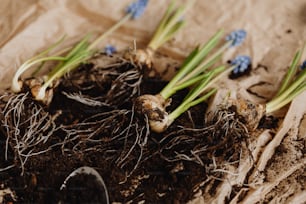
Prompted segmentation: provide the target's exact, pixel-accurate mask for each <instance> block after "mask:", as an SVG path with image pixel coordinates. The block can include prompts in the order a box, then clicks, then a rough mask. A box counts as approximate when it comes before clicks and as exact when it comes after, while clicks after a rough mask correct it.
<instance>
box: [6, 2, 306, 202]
mask: <svg viewBox="0 0 306 204" xmlns="http://www.w3.org/2000/svg"><path fill="white" fill-rule="evenodd" d="M130 2H131V1H130V0H53V1H50V0H22V1H17V0H2V1H1V6H0V13H1V16H0V87H2V88H4V87H9V85H10V81H11V78H12V76H13V74H14V72H15V71H16V69H17V68H18V66H20V65H21V64H22V63H23V62H24V61H25V60H27V59H28V58H30V57H32V56H34V55H35V54H36V53H38V52H39V51H42V50H43V49H45V48H47V47H48V46H50V44H52V43H54V42H55V41H57V40H58V39H60V38H61V37H62V36H63V35H66V39H67V42H68V43H69V42H76V41H77V40H79V39H81V38H82V36H84V34H85V33H87V32H93V33H97V34H99V33H101V32H104V31H106V30H107V29H108V28H109V27H111V26H112V25H113V24H114V23H115V22H117V21H118V20H119V19H120V18H121V17H123V15H124V8H125V7H126V6H127V5H128V4H129V3H130ZM169 2H170V0H167V1H166V0H151V1H149V5H148V8H147V10H146V12H145V14H144V15H143V16H142V17H141V18H140V19H138V20H135V21H129V22H128V23H126V24H125V25H124V26H123V27H122V28H120V29H119V30H117V31H116V32H115V33H114V34H113V35H111V36H109V37H108V38H107V39H106V40H105V41H104V42H103V43H102V44H101V45H100V47H103V46H105V45H106V44H113V45H115V46H116V47H117V48H118V49H119V50H120V49H124V48H126V47H128V46H133V41H134V40H136V42H137V46H139V47H142V46H145V45H146V43H147V42H148V41H149V39H150V37H151V36H152V34H153V31H154V29H155V28H156V26H157V24H158V22H159V20H160V19H161V17H162V13H163V12H164V11H165V10H166V8H167V4H168V3H169ZM179 2H180V3H182V2H184V1H179ZM185 2H186V1H185ZM185 18H186V20H187V23H188V24H187V26H186V27H185V28H184V29H183V30H182V31H181V32H180V33H178V35H177V36H176V37H175V39H173V40H172V41H171V42H169V43H166V44H165V45H164V46H163V47H162V48H161V49H160V52H161V53H163V54H165V55H170V56H173V57H175V58H176V59H179V60H181V59H182V58H183V57H184V56H186V55H187V54H188V53H189V52H190V51H191V50H192V49H193V48H194V47H195V46H196V45H197V44H200V43H203V42H205V41H206V40H208V38H209V37H210V36H212V34H213V33H215V32H216V31H217V30H218V29H221V28H223V29H224V30H225V33H229V32H231V31H232V30H235V29H239V28H243V29H245V30H246V31H247V32H248V36H247V39H246V43H244V44H243V45H242V46H241V47H239V48H235V49H230V50H229V51H227V52H226V53H225V54H224V57H223V61H224V62H225V61H227V60H228V59H231V58H232V57H234V56H235V55H236V54H238V53H239V54H244V55H250V56H251V57H252V63H253V71H252V73H251V75H250V76H249V77H244V78H242V79H238V80H235V81H233V80H224V83H223V88H225V89H226V90H231V91H232V93H233V94H235V93H236V94H237V95H239V97H243V98H246V99H249V100H252V101H255V102H261V103H262V102H265V101H266V100H268V99H270V98H271V97H272V95H273V93H275V92H276V90H277V88H278V87H279V84H280V82H281V80H282V77H283V76H284V74H285V71H286V69H287V67H288V65H289V64H290V61H291V59H292V58H293V55H294V53H295V52H296V50H297V49H299V48H301V47H302V45H303V43H305V42H306V2H305V1H304V0H282V1H279V0H256V1H253V0H240V1H237V0H214V1H209V0H201V1H200V0H198V1H196V3H195V5H194V6H193V7H192V9H190V10H189V11H188V13H187V15H186V16H185ZM304 59H305V56H304ZM259 64H260V65H264V66H265V67H268V70H265V69H264V68H260V67H258V65H259ZM256 67H257V68H256ZM161 69H162V68H161ZM260 82H266V84H265V85H256V84H260ZM254 85H255V86H254ZM250 87H252V88H253V89H254V90H253V91H255V92H257V93H259V94H260V95H262V96H263V98H259V97H257V96H254V95H252V94H250V93H249V92H247V91H246V90H247V89H248V88H250ZM301 97H303V98H302V99H301ZM301 97H299V98H297V99H296V100H295V102H294V104H295V103H297V101H298V102H299V103H305V94H304V95H302V96H301ZM290 110H291V109H290ZM293 110H294V109H293ZM299 111H301V112H303V113H304V115H305V112H306V110H305V106H301V110H299ZM289 113H290V114H295V113H292V111H291V112H289ZM298 122H300V121H298ZM302 124H305V122H304V123H302ZM285 125H286V124H285ZM301 130H304V132H305V127H301ZM227 193H228V192H227ZM218 200H219V199H218Z"/></svg>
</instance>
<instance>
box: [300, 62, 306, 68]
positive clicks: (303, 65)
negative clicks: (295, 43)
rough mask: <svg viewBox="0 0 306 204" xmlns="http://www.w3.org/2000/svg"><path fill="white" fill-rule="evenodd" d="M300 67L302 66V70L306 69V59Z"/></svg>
mask: <svg viewBox="0 0 306 204" xmlns="http://www.w3.org/2000/svg"><path fill="white" fill-rule="evenodd" d="M300 68H301V70H305V69H306V60H305V61H304V62H303V63H302V64H301V66H300Z"/></svg>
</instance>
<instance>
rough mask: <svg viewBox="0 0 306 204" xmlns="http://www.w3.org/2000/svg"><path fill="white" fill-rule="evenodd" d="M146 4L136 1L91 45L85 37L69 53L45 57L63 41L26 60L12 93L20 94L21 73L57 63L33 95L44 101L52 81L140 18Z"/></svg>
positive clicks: (73, 67) (145, 0)
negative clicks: (124, 26)
mask: <svg viewBox="0 0 306 204" xmlns="http://www.w3.org/2000/svg"><path fill="white" fill-rule="evenodd" d="M147 3H148V0H137V1H135V2H133V3H132V4H130V5H129V6H128V8H127V10H126V12H127V14H126V15H125V16H124V17H123V18H122V19H121V20H120V21H119V22H117V23H116V24H115V25H114V26H112V27H111V28H110V29H109V30H108V31H106V32H105V33H103V34H102V35H101V36H100V37H98V38H97V39H96V40H95V41H94V42H93V43H91V44H90V43H89V38H90V36H89V35H86V36H85V37H84V38H83V39H82V40H81V41H80V42H79V43H78V44H77V45H75V46H74V47H72V49H71V50H70V51H69V49H70V48H69V49H63V50H61V51H60V52H58V53H57V54H58V56H57V55H53V56H46V55H47V54H48V53H49V52H50V51H51V50H52V49H54V48H55V47H57V46H58V45H59V44H60V43H61V42H62V41H63V39H61V40H59V41H58V42H56V43H55V44H54V45H52V46H51V47H50V48H48V49H47V50H45V51H43V52H41V53H40V54H39V55H37V56H35V57H33V58H31V59H29V60H27V61H26V62H25V63H24V64H23V65H21V66H20V67H19V69H18V70H17V72H16V74H15V76H14V78H13V80H12V86H11V87H12V90H13V91H14V92H20V91H21V86H22V83H21V82H19V81H18V80H19V77H20V76H21V74H22V73H24V72H25V71H26V70H28V69H29V68H30V67H32V66H33V65H35V64H38V63H41V65H40V66H39V67H38V68H37V69H36V70H35V71H34V72H33V75H35V74H37V72H39V71H40V69H41V68H42V67H43V65H44V63H45V62H47V61H59V63H58V64H57V65H56V66H55V67H54V68H53V69H52V70H51V72H50V73H49V74H48V76H47V79H46V81H45V83H43V84H42V86H41V87H40V88H39V90H38V92H37V93H35V95H34V94H33V92H32V94H33V95H34V97H35V98H36V99H37V100H41V101H46V100H44V97H45V96H46V90H47V88H49V87H50V86H51V85H52V84H53V82H54V80H57V79H59V78H60V77H62V76H63V75H65V74H66V73H68V72H70V71H71V70H73V69H75V68H76V67H77V66H78V65H79V64H80V63H83V62H85V61H86V60H88V59H89V58H90V57H91V56H93V54H94V53H95V52H96V46H97V45H98V44H99V43H101V41H102V40H104V39H105V38H106V37H107V36H108V35H110V34H111V33H113V32H114V31H115V30H117V29H118V28H119V27H121V26H122V25H123V24H124V23H125V22H126V21H127V20H129V19H136V18H138V17H140V16H141V15H142V14H143V12H144V10H145V7H146V5H147ZM67 51H69V52H68V54H66V56H64V57H62V56H60V55H62V54H64V53H66V52H67Z"/></svg>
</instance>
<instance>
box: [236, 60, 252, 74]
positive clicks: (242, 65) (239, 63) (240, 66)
mask: <svg viewBox="0 0 306 204" xmlns="http://www.w3.org/2000/svg"><path fill="white" fill-rule="evenodd" d="M231 64H232V65H234V66H235V68H234V70H233V73H234V74H241V73H244V72H245V71H246V70H247V69H248V67H249V65H250V64H251V58H250V57H249V56H237V57H236V58H235V59H234V60H233V61H231Z"/></svg>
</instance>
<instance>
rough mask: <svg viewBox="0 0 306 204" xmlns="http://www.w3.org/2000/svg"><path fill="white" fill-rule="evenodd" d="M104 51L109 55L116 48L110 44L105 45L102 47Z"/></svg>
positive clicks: (115, 50)
mask: <svg viewBox="0 0 306 204" xmlns="http://www.w3.org/2000/svg"><path fill="white" fill-rule="evenodd" d="M104 52H105V54H106V55H108V56H110V55H113V54H114V53H115V52H117V49H116V47H114V46H112V45H106V46H105V48H104Z"/></svg>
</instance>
